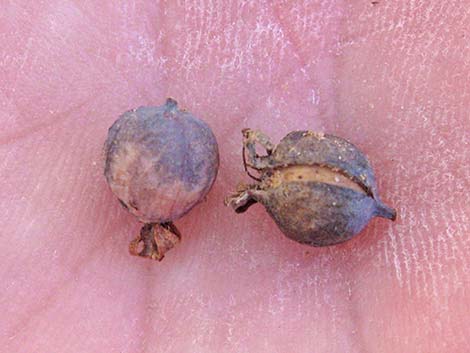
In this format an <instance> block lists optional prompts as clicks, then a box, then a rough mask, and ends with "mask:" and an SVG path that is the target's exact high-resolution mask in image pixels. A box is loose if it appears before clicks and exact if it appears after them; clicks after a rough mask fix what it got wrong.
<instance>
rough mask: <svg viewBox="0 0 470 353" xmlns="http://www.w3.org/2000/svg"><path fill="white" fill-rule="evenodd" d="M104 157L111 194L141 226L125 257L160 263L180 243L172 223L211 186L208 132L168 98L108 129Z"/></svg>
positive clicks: (212, 143) (214, 165)
mask: <svg viewBox="0 0 470 353" xmlns="http://www.w3.org/2000/svg"><path fill="white" fill-rule="evenodd" d="M105 154H106V163H105V171H104V174H105V177H106V180H107V181H108V184H109V186H110V187H111V190H112V191H113V193H114V194H115V195H116V196H117V197H118V199H119V200H120V201H121V203H122V205H123V206H124V207H126V208H127V209H128V210H129V211H130V212H132V213H133V214H134V215H135V216H136V217H137V218H138V219H139V220H140V221H141V222H144V223H145V225H144V226H143V227H142V230H141V231H140V234H139V235H138V236H137V237H136V238H135V239H134V240H133V241H132V242H131V244H130V246H129V252H130V253H131V254H132V255H136V256H141V257H146V258H150V259H154V260H161V259H163V257H164V254H165V253H166V252H167V251H168V250H170V249H171V248H173V247H174V246H175V245H176V244H177V243H178V242H179V241H180V239H181V234H180V232H179V231H178V229H177V228H176V227H175V225H174V224H173V223H172V221H174V220H176V219H178V218H180V217H181V216H183V215H184V214H186V213H187V212H188V211H189V210H191V209H192V208H193V207H194V206H195V205H196V204H197V203H198V202H200V201H201V200H202V199H203V198H204V196H206V195H207V193H208V192H209V190H210V188H211V186H212V184H213V183H214V181H215V178H216V175H217V170H218V166H219V153H218V147H217V141H216V139H215V137H214V134H213V133H212V130H211V129H210V128H209V126H208V125H207V124H206V123H205V122H203V121H202V120H200V119H198V118H196V117H195V116H193V115H192V114H191V113H189V112H187V111H184V110H179V109H178V107H177V103H176V101H175V100H173V99H171V98H169V99H168V100H167V101H166V104H164V105H163V106H161V107H140V108H138V109H134V110H131V111H128V112H126V113H124V114H123V115H122V116H121V117H119V119H118V120H117V121H116V122H115V123H114V124H113V125H112V126H111V128H110V129H109V132H108V138H107V140H106V142H105Z"/></svg>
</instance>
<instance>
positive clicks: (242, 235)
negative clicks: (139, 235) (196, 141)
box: [0, 0, 470, 353]
mask: <svg viewBox="0 0 470 353" xmlns="http://www.w3.org/2000/svg"><path fill="white" fill-rule="evenodd" d="M469 6H470V1H468V0H464V1H454V0H450V1H446V2H443V1H440V0H429V1H412V2H408V1H393V2H392V1H379V2H378V3H377V4H375V5H373V4H371V2H369V1H352V2H347V1H326V0H324V1H323V0H313V1H303V2H302V1H270V2H268V1H259V2H242V1H239V2H235V1H219V2H217V1H160V2H159V1H133V2H130V1H50V0H46V1H41V2H26V1H8V2H3V3H2V4H1V5H0V42H1V44H2V45H1V49H0V77H2V79H1V81H0V103H1V109H0V120H1V122H2V129H1V131H0V157H1V158H0V163H1V168H0V188H1V194H2V198H1V200H0V209H2V212H1V215H0V217H1V224H2V227H1V231H0V235H1V238H2V242H1V243H0V249H1V252H2V256H1V258H0V261H1V265H0V278H2V283H1V285H0V293H1V295H0V309H1V312H2V317H3V319H2V320H0V347H2V351H5V352H279V353H280V352H463V351H466V350H467V349H468V345H469V343H470V338H469V337H468V326H469V324H470V318H469V316H468V312H470V305H469V302H470V299H469V298H470V296H469V291H470V274H469V273H470V256H468V254H469V250H470V239H469V237H468V234H469V231H470V221H469V218H470V206H469V203H468V202H467V201H466V199H467V197H466V195H467V194H468V189H469V188H470V182H469V180H470V172H469V169H468V165H469V164H470V153H469V152H468V151H469V148H470V146H469V141H470V133H469V131H470V130H469V128H468V126H469V123H470V119H469V115H468V111H469V109H470V103H469V102H470V99H469V98H470V97H469V95H470V88H469V84H468V82H469V81H468V72H469V69H470V68H469V66H470V61H469V59H468V58H469V57H470V55H469V54H470V46H469V42H468V35H469V34H468V30H467V29H468V27H469V25H470V13H469V12H468V8H469ZM242 18H243V20H242ZM168 96H171V97H174V98H176V99H177V100H178V102H179V104H180V106H181V107H186V108H187V109H188V110H190V111H191V112H193V113H194V114H195V115H198V116H200V117H202V118H203V119H204V120H205V121H207V122H208V123H209V125H210V126H211V127H212V128H213V130H214V133H215V135H216V136H217V138H218V141H219V147H220V155H221V165H220V171H219V175H218V179H217V181H216V183H215V185H214V187H213V189H212V191H211V193H210V194H209V196H208V198H207V200H206V201H205V202H204V203H202V204H201V205H199V206H198V207H197V208H195V209H194V210H193V211H192V212H191V213H190V214H188V215H187V216H186V217H185V218H184V219H181V220H179V221H176V222H175V224H176V225H177V226H178V228H179V229H180V230H181V232H182V233H183V241H182V243H181V244H179V245H178V247H177V248H175V249H173V250H172V251H171V252H170V253H169V254H168V255H167V256H166V258H165V259H164V261H163V262H161V263H156V262H151V261H148V260H141V259H138V258H134V257H131V256H129V255H128V253H127V246H128V242H129V241H130V240H131V239H132V238H133V237H134V235H135V234H136V232H138V230H139V228H140V225H139V223H138V222H137V221H136V220H135V219H134V217H132V216H131V215H130V214H128V213H126V212H125V210H124V209H123V208H122V207H121V206H120V205H119V203H118V202H117V200H116V199H115V198H114V197H113V195H112V194H111V191H110V190H109V188H108V187H107V185H106V183H105V179H104V177H103V175H102V174H103V172H102V169H103V164H102V154H101V153H102V144H103V142H104V139H105V137H106V133H107V128H108V127H109V126H110V125H111V124H112V122H113V121H114V120H115V119H116V118H117V117H118V116H119V114H121V113H122V112H124V111H126V110H128V109H131V108H134V107H137V106H139V105H146V104H147V105H148V104H155V105H160V104H163V102H164V99H165V98H166V97H168ZM245 127H250V128H254V129H260V130H262V131H264V132H265V133H267V134H268V135H270V136H271V137H272V138H273V140H274V142H277V141H278V140H279V139H280V138H281V137H283V136H284V135H285V134H286V133H288V132H289V131H291V130H301V129H312V130H319V131H325V132H330V133H333V134H336V135H339V136H342V137H345V138H347V139H348V140H350V141H351V142H353V143H354V144H356V145H357V146H358V147H359V148H360V149H361V150H363V151H364V152H365V153H366V154H367V155H368V156H369V158H370V160H371V162H372V165H373V167H374V169H375V171H376V176H377V179H378V184H379V185H378V186H379V192H380V195H381V197H382V198H383V200H384V201H385V202H386V203H387V204H390V205H391V206H394V207H397V209H398V220H397V221H396V222H395V223H392V222H390V221H387V220H383V219H375V220H373V221H372V222H371V223H370V224H369V226H368V227H367V228H366V230H365V231H364V232H363V233H362V234H361V235H359V236H358V237H356V238H355V239H354V240H352V241H350V242H347V243H345V244H342V245H338V246H336V247H331V248H311V247H306V246H302V245H300V244H296V243H295V242H293V241H290V240H289V239H287V238H286V237H284V236H283V235H282V234H281V233H280V231H279V230H278V229H277V227H276V226H275V224H274V222H273V221H272V220H271V219H270V218H269V216H268V215H267V214H266V213H265V211H264V210H263V209H262V207H260V206H253V207H252V208H251V209H250V210H249V212H247V213H245V214H243V215H236V214H235V213H234V212H233V211H232V210H231V209H229V208H226V207H224V206H223V205H222V200H223V197H224V196H225V195H226V194H227V193H228V192H230V191H233V190H234V189H235V187H236V184H237V183H238V182H239V181H245V182H249V179H248V177H247V176H246V175H245V174H244V171H243V168H242V163H241V133H240V130H241V129H242V128H245Z"/></svg>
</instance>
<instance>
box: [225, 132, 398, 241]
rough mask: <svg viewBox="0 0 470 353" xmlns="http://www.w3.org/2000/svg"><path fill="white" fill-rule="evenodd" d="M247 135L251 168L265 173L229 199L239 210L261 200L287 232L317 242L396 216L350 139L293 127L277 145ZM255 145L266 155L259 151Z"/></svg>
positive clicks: (338, 238) (350, 234)
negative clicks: (379, 192)
mask: <svg viewBox="0 0 470 353" xmlns="http://www.w3.org/2000/svg"><path fill="white" fill-rule="evenodd" d="M243 134H244V152H243V153H244V160H245V163H246V167H249V168H251V169H254V170H256V171H258V172H259V174H260V176H259V178H256V179H258V182H257V183H255V184H252V185H248V186H243V187H241V188H240V189H239V190H238V192H237V193H235V194H233V195H231V196H229V197H228V198H227V199H226V204H228V205H230V206H232V207H233V208H234V209H235V211H236V212H238V213H240V212H244V211H246V210H247V209H248V207H249V206H251V205H252V204H254V203H256V202H259V203H261V204H263V205H264V206H265V208H266V210H267V211H268V213H269V214H270V215H271V217H272V218H273V219H274V220H275V222H276V224H277V225H278V226H279V228H280V229H281V230H282V232H283V233H284V234H285V235H286V236H287V237H289V238H291V239H293V240H295V241H298V242H300V243H304V244H308V245H313V246H327V245H333V244H338V243H341V242H344V241H346V240H348V239H350V238H352V237H353V236H354V235H356V234H357V233H359V232H360V231H361V230H362V229H363V228H364V227H365V226H366V225H367V223H368V222H369V221H370V219H371V218H373V217H376V216H378V217H384V218H388V219H391V220H395V218H396V211H395V210H394V209H392V208H390V207H388V206H386V205H385V204H383V203H382V201H381V200H380V198H379V196H378V194H377V186H376V182H375V177H374V173H373V171H372V168H371V166H370V163H369V161H368V160H367V158H366V156H365V155H364V154H363V153H362V152H361V151H359V150H358V149H357V148H356V147H355V146H354V145H353V144H351V143H350V142H348V141H346V140H344V139H342V138H340V137H337V136H333V135H327V134H318V133H314V132H311V131H294V132H291V133H289V134H288V135H287V136H285V137H284V138H283V139H282V140H281V142H280V143H279V144H278V145H277V146H274V145H273V144H272V143H271V142H270V141H269V138H268V137H267V136H265V135H264V134H262V133H260V132H257V131H253V130H249V129H246V130H243ZM255 144H261V145H262V146H263V147H265V149H266V151H267V154H266V155H265V156H259V155H258V154H257V152H256V147H255Z"/></svg>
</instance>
